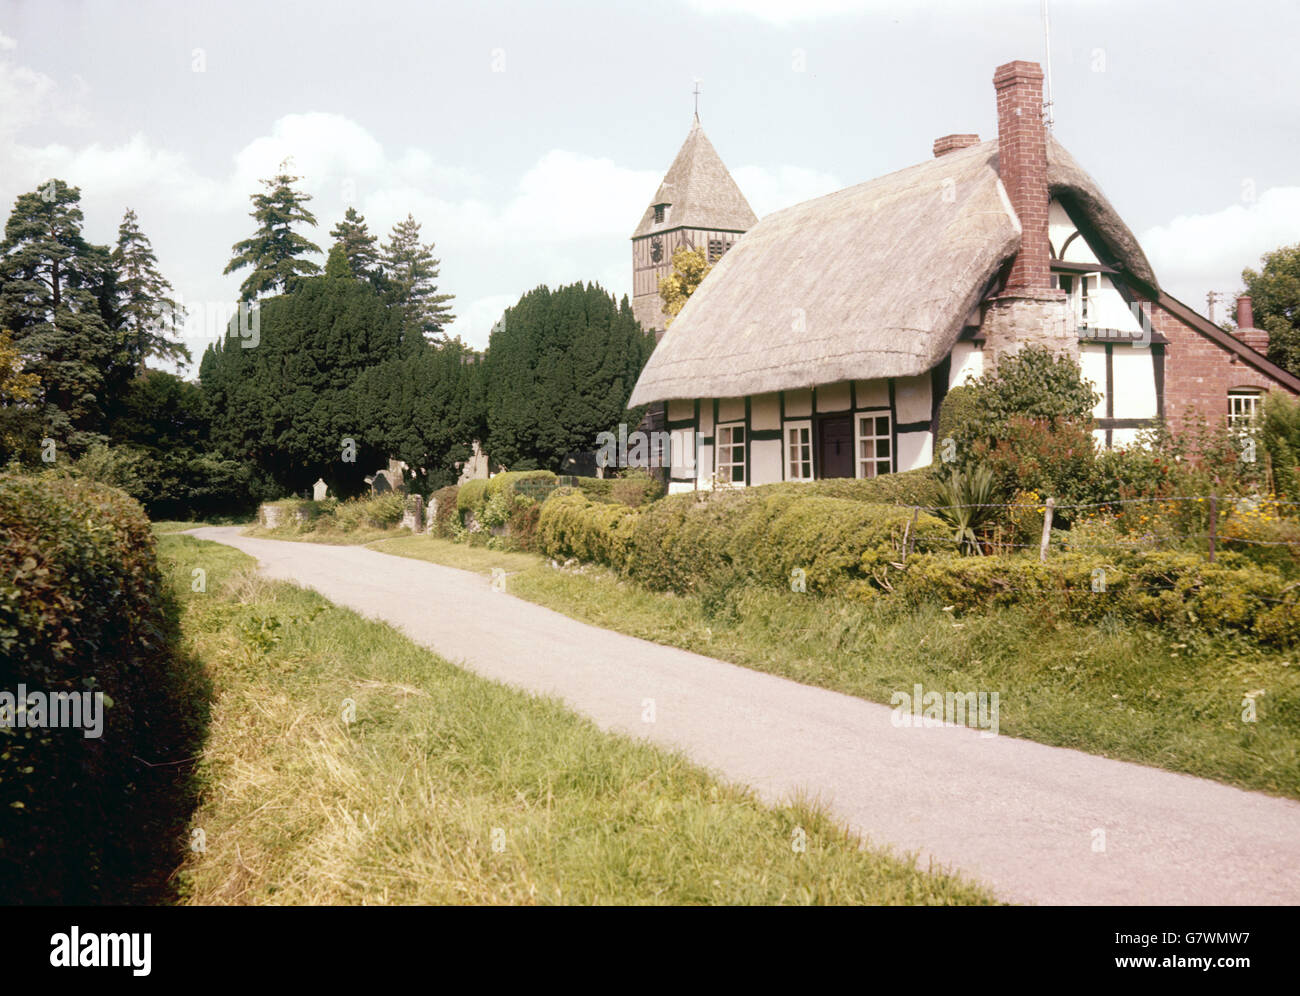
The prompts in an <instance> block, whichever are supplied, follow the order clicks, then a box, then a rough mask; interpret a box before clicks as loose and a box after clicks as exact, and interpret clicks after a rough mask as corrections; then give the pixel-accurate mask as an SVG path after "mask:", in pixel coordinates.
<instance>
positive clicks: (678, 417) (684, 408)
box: [668, 398, 695, 422]
mask: <svg viewBox="0 0 1300 996" xmlns="http://www.w3.org/2000/svg"><path fill="white" fill-rule="evenodd" d="M694 417H695V402H694V401H691V400H690V399H689V398H687V399H686V400H685V401H683V400H680V399H678V400H675V401H670V402H668V420H669V421H670V422H681V421H683V420H685V419H688V418H694Z"/></svg>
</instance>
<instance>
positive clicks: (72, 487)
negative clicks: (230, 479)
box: [0, 474, 207, 904]
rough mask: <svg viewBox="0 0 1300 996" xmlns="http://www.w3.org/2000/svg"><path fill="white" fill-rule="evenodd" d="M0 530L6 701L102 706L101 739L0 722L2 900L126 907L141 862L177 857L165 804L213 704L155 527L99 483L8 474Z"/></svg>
mask: <svg viewBox="0 0 1300 996" xmlns="http://www.w3.org/2000/svg"><path fill="white" fill-rule="evenodd" d="M0 533H2V534H3V536H4V544H3V548H0V692H3V693H8V694H9V695H10V696H11V697H14V698H16V696H17V693H18V686H19V685H25V686H26V689H27V692H28V693H29V694H30V693H32V692H39V693H43V694H47V695H48V694H51V693H73V694H79V693H83V692H92V693H93V692H101V693H103V696H104V699H103V705H104V706H105V708H104V709H103V712H102V713H101V719H102V722H103V728H102V735H101V736H99V737H92V738H87V737H86V736H85V735H84V734H85V732H86V731H84V730H83V729H71V728H50V727H43V728H42V727H26V728H20V727H18V726H17V725H16V723H15V722H14V721H13V717H6V722H5V724H4V725H0V813H3V814H4V816H3V820H2V821H0V902H3V903H17V902H23V903H26V902H57V903H61V904H73V903H91V902H106V901H107V902H114V903H125V902H128V901H130V898H131V896H132V894H133V892H132V890H133V889H136V888H137V887H138V885H139V876H140V875H141V873H142V868H143V867H144V866H145V865H147V864H149V863H153V862H157V861H159V860H164V861H165V860H172V861H175V860H177V859H178V858H179V855H178V854H177V853H175V852H176V850H177V849H176V848H175V847H173V846H172V842H173V841H176V840H178V839H179V829H178V828H177V827H176V826H174V825H172V824H171V821H172V820H173V819H174V815H175V814H174V813H172V814H171V815H170V816H169V815H168V813H169V810H168V806H169V805H171V802H169V801H168V800H171V801H173V802H174V801H175V800H176V798H177V797H178V796H179V791H178V786H183V785H185V781H186V779H185V773H184V769H183V768H180V767H176V766H175V764H176V762H177V761H178V760H180V759H185V758H191V757H193V755H194V753H195V751H196V750H197V748H198V745H199V743H200V741H201V736H202V727H203V723H204V719H205V710H206V702H207V699H206V691H205V688H204V685H203V679H202V674H201V671H199V670H198V669H197V668H195V667H194V666H193V665H191V664H190V663H188V662H187V661H185V660H184V659H183V658H181V657H180V656H179V655H178V654H177V652H176V649H175V648H176V644H177V639H178V632H177V626H176V610H175V605H174V603H173V600H172V597H171V593H170V589H169V588H168V587H167V585H166V584H165V583H164V581H163V578H162V576H161V575H160V573H159V570H158V566H157V563H156V561H155V555H154V542H153V537H152V534H151V531H150V525H149V520H148V519H147V518H146V517H145V515H144V512H143V510H142V509H141V508H140V506H139V505H138V504H137V503H136V502H135V501H134V500H132V499H131V498H129V497H127V496H126V495H125V494H123V493H122V492H121V491H119V490H117V489H114V488H111V487H108V486H106V485H102V484H97V483H93V482H88V481H85V480H77V479H73V478H70V477H66V476H58V475H54V474H44V475H40V476H19V475H9V474H4V475H0ZM187 580H188V579H187ZM151 764H161V765H166V767H161V768H151V767H149V765H151ZM164 874H165V873H164Z"/></svg>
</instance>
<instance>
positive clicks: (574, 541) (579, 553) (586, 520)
mask: <svg viewBox="0 0 1300 996" xmlns="http://www.w3.org/2000/svg"><path fill="white" fill-rule="evenodd" d="M640 514H641V513H639V512H637V511H636V510H635V509H632V508H630V507H628V506H626V505H618V504H613V503H610V502H594V501H592V500H591V499H590V498H588V497H587V496H586V495H584V494H581V493H576V492H570V493H568V494H563V495H552V496H551V498H549V499H548V500H547V501H546V502H544V503H543V504H542V506H541V512H540V517H539V520H538V524H537V548H538V549H539V550H540V551H541V552H542V553H544V554H546V555H547V556H550V557H555V558H558V559H560V560H567V559H569V558H570V557H575V558H577V559H578V560H582V561H587V562H590V563H596V564H605V565H606V566H609V567H613V568H615V569H616V570H626V569H627V557H628V551H629V549H630V541H631V533H632V530H633V529H634V528H635V526H636V522H637V519H638V517H639V515H640Z"/></svg>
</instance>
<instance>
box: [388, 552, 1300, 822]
mask: <svg viewBox="0 0 1300 996" xmlns="http://www.w3.org/2000/svg"><path fill="white" fill-rule="evenodd" d="M373 548H374V549H378V550H382V551H384V552H387V553H394V554H398V555H401V556H409V557H416V558H419V559H424V560H431V561H434V562H436V563H442V564H448V565H450V566H454V567H462V568H465V569H470V570H477V571H480V572H487V571H489V570H490V569H491V567H493V566H505V564H504V562H503V557H506V556H509V557H512V558H513V560H512V561H511V564H512V566H511V567H508V568H507V570H511V571H515V572H518V573H516V574H515V576H513V577H511V579H510V587H509V590H510V593H511V594H513V595H517V596H518V597H520V598H525V599H528V600H529V601H532V602H536V603H538V604H540V605H545V606H547V607H548V608H551V609H555V610H556V611H558V612H563V613H565V614H566V615H569V616H572V617H573V618H575V619H580V620H582V621H583V622H587V623H591V624H592V625H595V626H601V627H604V628H606V629H612V630H616V631H618V632H622V633H627V634H629V635H632V636H638V637H641V638H643V639H646V640H651V641H654V642H656V643H663V644H668V645H670V646H676V647H682V648H684V649H686V650H692V651H695V652H697V653H701V654H707V655H708V656H710V657H716V658H720V659H722V660H726V661H731V662H733V663H737V664H743V665H745V666H747V667H752V668H755V669H758V670H763V671H768V672H771V673H773V674H778V675H782V676H784V677H787V678H792V679H794V680H796V681H800V682H803V683H805V684H810V685H820V686H822V687H824V688H831V689H834V690H836V691H840V692H845V693H847V694H850V695H856V696H859V697H861V698H865V699H869V700H871V701H875V702H883V703H889V701H890V697H891V696H892V695H893V694H894V693H895V692H899V691H906V692H909V693H910V692H911V690H912V687H913V685H914V684H916V683H918V682H919V683H921V684H922V685H923V686H924V688H925V690H927V691H931V690H935V691H943V692H946V691H953V692H966V691H975V692H979V691H987V692H995V691H996V692H998V693H999V704H1000V717H999V719H1000V730H1001V732H1002V733H1003V734H1004V735H1009V736H1016V737H1023V738H1026V739H1029V740H1035V741H1038V742H1040V743H1044V744H1051V745H1055V746H1062V747H1072V748H1076V749H1078V750H1083V751H1088V752H1089V753H1093V754H1100V755H1103V756H1106V757H1114V758H1121V759H1124V760H1129V761H1137V762H1140V763H1143V764H1149V765H1154V766H1157V767H1161V768H1167V769H1169V770H1171V771H1183V772H1187V773H1190V774H1195V775H1201V776H1204V777H1207V778H1215V779H1218V780H1220V781H1224V782H1228V783H1230V784H1234V785H1239V786H1241V787H1243V788H1250V789H1258V790H1262V791H1266V792H1271V793H1274V794H1277V795H1285V796H1290V797H1292V798H1300V660H1296V659H1292V658H1291V657H1288V656H1286V655H1283V654H1279V653H1277V652H1270V651H1268V650H1264V649H1261V648H1260V647H1258V646H1257V645H1255V644H1253V643H1251V642H1249V641H1247V640H1244V639H1241V638H1234V637H1225V636H1217V635H1203V636H1199V637H1191V638H1176V637H1173V636H1171V635H1169V634H1168V633H1165V632H1162V631H1160V630H1157V629H1154V628H1152V627H1148V626H1141V625H1138V624H1135V623H1131V622H1127V621H1124V620H1121V619H1115V618H1111V619H1107V620H1105V621H1104V622H1103V624H1101V625H1098V626H1092V625H1081V624H1079V623H1076V622H1073V621H1071V620H1070V619H1068V618H1067V617H1065V616H1064V615H1060V614H1053V613H1050V612H1042V611H1039V610H1036V609H1035V610H1028V609H1019V608H1016V609H998V610H995V611H991V612H988V613H985V614H979V615H977V614H967V615H966V616H964V617H963V618H961V619H960V620H958V619H954V618H952V617H951V616H950V615H949V614H948V613H945V612H943V611H942V610H941V609H940V607H938V606H934V607H922V608H919V609H910V608H906V607H903V606H894V605H892V604H890V603H888V602H887V601H886V602H885V603H884V604H882V605H880V606H870V607H869V606H864V605H860V604H856V603H853V602H848V601H843V600H838V599H825V598H816V597H813V596H810V595H802V594H796V593H794V592H776V591H768V590H759V589H757V588H752V587H738V588H734V589H732V590H730V591H727V592H722V593H709V594H708V595H705V596H692V597H682V596H677V595H671V594H664V593H661V592H652V591H647V590H645V589H643V588H640V587H638V586H636V585H634V584H631V583H629V582H627V581H625V580H623V579H622V578H620V577H619V576H617V575H616V574H614V573H613V572H611V571H608V570H604V569H601V568H596V567H591V566H584V567H582V568H580V569H578V570H564V571H557V570H555V569H553V568H551V567H549V566H547V565H546V561H545V560H544V559H543V558H542V557H540V556H535V555H531V554H509V555H505V554H501V553H497V552H495V551H490V550H484V549H476V548H469V547H465V546H463V545H460V544H455V543H451V542H450V541H448V540H440V539H433V538H429V537H423V536H407V537H401V538H397V539H391V540H387V541H385V542H382V543H377V544H373ZM1248 696H1249V697H1250V698H1251V699H1252V700H1253V701H1254V709H1255V721H1254V722H1243V719H1242V716H1243V713H1244V712H1245V711H1246V708H1247V706H1246V699H1247V697H1248Z"/></svg>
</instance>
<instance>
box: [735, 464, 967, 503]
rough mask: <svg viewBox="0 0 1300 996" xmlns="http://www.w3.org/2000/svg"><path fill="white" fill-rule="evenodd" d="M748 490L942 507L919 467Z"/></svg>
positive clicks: (929, 475)
mask: <svg viewBox="0 0 1300 996" xmlns="http://www.w3.org/2000/svg"><path fill="white" fill-rule="evenodd" d="M749 490H751V491H753V492H755V493H757V494H794V495H820V496H822V497H825V498H843V499H846V500H848V501H865V502H871V503H873V504H879V505H919V506H921V507H922V508H925V507H929V506H933V505H938V504H941V503H942V502H941V496H940V492H939V480H938V478H936V477H935V475H934V472H933V470H931V468H929V467H922V468H920V469H918V470H905V471H902V472H901V473H897V474H882V475H881V476H879V477H864V478H853V477H844V478H828V479H826V480H821V481H787V482H785V483H782V484H760V485H758V486H757V487H754V488H750V489H749Z"/></svg>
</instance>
